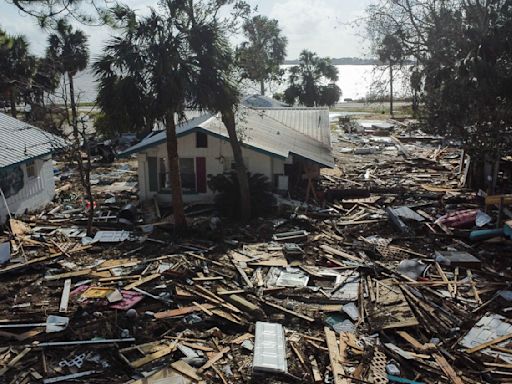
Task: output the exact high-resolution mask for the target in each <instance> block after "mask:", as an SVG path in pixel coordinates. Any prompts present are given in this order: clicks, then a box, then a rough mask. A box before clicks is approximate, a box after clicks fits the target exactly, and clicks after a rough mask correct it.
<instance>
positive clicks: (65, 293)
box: [59, 279, 71, 312]
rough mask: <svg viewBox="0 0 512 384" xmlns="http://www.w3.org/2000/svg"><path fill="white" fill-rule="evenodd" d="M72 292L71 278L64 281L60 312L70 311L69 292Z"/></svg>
mask: <svg viewBox="0 0 512 384" xmlns="http://www.w3.org/2000/svg"><path fill="white" fill-rule="evenodd" d="M70 292H71V279H66V281H64V289H63V290H62V296H61V298H60V305H59V312H67V311H68V303H69V293H70Z"/></svg>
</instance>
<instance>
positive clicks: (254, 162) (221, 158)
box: [137, 133, 285, 203]
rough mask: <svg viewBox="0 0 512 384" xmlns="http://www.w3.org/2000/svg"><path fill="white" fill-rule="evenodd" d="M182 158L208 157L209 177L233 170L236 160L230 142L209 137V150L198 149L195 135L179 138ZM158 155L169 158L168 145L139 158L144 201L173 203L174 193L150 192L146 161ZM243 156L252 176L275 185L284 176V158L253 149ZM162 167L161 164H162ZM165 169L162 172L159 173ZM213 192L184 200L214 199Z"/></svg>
mask: <svg viewBox="0 0 512 384" xmlns="http://www.w3.org/2000/svg"><path fill="white" fill-rule="evenodd" d="M178 155H179V157H180V158H193V159H195V158H197V157H204V158H206V175H207V176H208V175H218V174H222V173H224V171H225V169H229V168H230V165H231V162H232V161H233V151H232V150H231V145H230V144H229V142H227V141H226V140H223V139H219V138H216V137H214V136H211V135H208V147H207V148H196V134H195V133H191V134H188V135H185V136H182V137H180V138H178ZM150 156H155V157H158V158H167V150H166V145H165V143H164V144H160V145H158V146H157V147H154V148H150V149H147V150H146V151H144V152H141V153H139V154H138V155H137V159H138V166H139V193H140V197H141V200H148V199H151V198H153V197H154V196H158V200H159V201H160V202H162V203H169V202H170V201H171V196H170V194H167V195H166V194H158V193H155V192H150V191H149V188H148V183H149V178H148V167H147V164H148V163H147V162H146V158H147V157H150ZM242 156H243V158H244V161H245V162H246V167H247V168H248V170H249V172H251V173H261V174H263V175H265V176H267V177H268V179H269V181H270V182H273V175H274V174H283V172H284V163H285V160H284V159H279V158H276V157H271V156H269V155H267V154H264V153H261V152H258V151H255V150H252V149H249V148H242ZM158 167H160V163H159V164H158ZM160 172H161V170H160V169H158V173H160ZM212 196H213V192H212V191H211V190H210V189H209V188H208V189H207V192H206V193H194V194H184V195H183V198H184V200H185V201H186V202H192V201H203V200H211V198H212Z"/></svg>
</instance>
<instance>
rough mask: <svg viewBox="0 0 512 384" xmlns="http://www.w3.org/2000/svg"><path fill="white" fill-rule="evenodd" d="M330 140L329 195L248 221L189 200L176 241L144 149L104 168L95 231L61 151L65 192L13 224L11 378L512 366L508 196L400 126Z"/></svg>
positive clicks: (331, 373)
mask: <svg viewBox="0 0 512 384" xmlns="http://www.w3.org/2000/svg"><path fill="white" fill-rule="evenodd" d="M333 153H334V155H335V158H336V162H337V165H338V166H337V168H336V169H334V170H325V171H324V172H323V175H322V179H321V180H320V185H319V186H318V187H317V189H319V190H320V189H321V190H322V192H319V193H317V194H316V196H314V197H315V198H316V200H310V201H309V202H307V203H305V202H303V201H300V199H299V198H296V199H291V198H283V197H281V198H280V199H278V201H279V207H277V208H276V210H275V212H276V213H275V215H274V216H272V217H267V218H258V219H254V220H253V221H251V222H250V223H249V224H247V225H240V224H239V223H236V222H232V221H230V220H228V219H224V218H221V219H220V220H219V219H217V218H215V219H216V220H213V219H212V217H213V216H212V209H211V208H210V209H209V208H207V207H206V208H205V207H198V206H196V207H190V209H189V219H190V225H189V228H190V229H189V232H187V233H186V234H184V235H183V236H181V237H179V238H174V237H173V236H172V228H171V224H170V220H169V215H168V214H167V213H166V212H165V211H164V210H163V209H162V210H161V209H160V208H159V207H158V205H156V204H151V203H150V204H144V205H141V204H139V203H138V201H137V194H136V181H137V177H136V170H135V169H134V168H133V163H131V162H125V163H122V162H116V163H114V164H113V165H111V166H108V167H106V166H102V165H95V167H94V169H93V171H92V175H91V179H92V180H93V192H94V195H95V196H96V198H97V200H96V202H95V203H96V216H95V219H94V230H95V233H94V235H93V236H87V235H86V233H85V223H86V220H87V213H86V209H87V204H88V202H86V201H84V199H83V198H82V197H81V196H80V194H79V193H78V192H76V191H77V190H78V189H77V182H76V177H77V175H76V172H75V171H74V170H73V169H67V167H66V166H65V164H64V163H58V164H57V168H59V170H60V171H61V174H60V175H59V179H60V180H61V181H59V183H58V188H57V196H56V197H55V199H54V202H53V203H52V204H51V205H50V206H48V207H47V208H46V209H45V210H44V211H42V212H35V213H28V214H25V215H23V216H21V217H17V218H12V219H11V220H10V222H9V224H10V225H9V226H8V228H6V229H5V231H4V232H3V235H2V236H1V237H0V262H2V263H3V264H2V265H0V278H1V282H2V284H1V285H0V309H1V313H2V317H1V318H0V340H1V342H0V382H1V383H58V382H62V383H68V382H74V383H76V382H83V383H134V384H135V383H136V384H146V383H147V384H150V383H153V384H156V383H160V384H163V383H166V384H171V383H172V384H174V383H224V384H225V383H250V382H264V383H334V384H347V383H354V384H355V383H379V384H381V383H432V384H433V383H454V384H459V383H475V384H476V383H510V382H512V322H511V321H510V315H509V314H510V312H511V310H512V303H511V302H510V301H511V300H512V290H510V288H509V281H510V277H511V276H512V273H511V270H510V265H511V263H510V261H509V258H510V254H511V250H512V241H511V240H510V238H511V237H510V236H512V229H511V228H512V222H508V221H507V220H510V219H511V218H512V217H511V216H512V213H511V212H510V211H509V210H508V209H507V208H506V207H507V205H508V204H510V203H512V197H511V196H510V195H501V196H486V195H485V193H483V192H482V191H480V192H479V193H475V192H472V191H469V190H466V189H464V186H465V179H466V176H467V166H468V161H467V159H466V157H465V156H464V155H463V154H461V150H460V149H458V148H455V147H450V146H444V142H443V140H441V139H440V138H436V137H431V136H427V135H424V134H422V133H421V132H419V131H415V130H413V129H411V128H409V126H408V125H406V124H404V123H400V124H398V125H397V126H396V128H395V129H394V130H393V131H392V132H391V133H390V132H388V131H386V132H381V131H380V130H379V129H371V128H370V129H365V130H364V132H357V133H348V132H343V131H342V130H340V129H337V130H335V131H333ZM219 222H220V223H221V224H219ZM508 224H510V227H509V225H508Z"/></svg>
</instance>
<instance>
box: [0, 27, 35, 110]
mask: <svg viewBox="0 0 512 384" xmlns="http://www.w3.org/2000/svg"><path fill="white" fill-rule="evenodd" d="M35 69H36V58H35V57H34V56H32V55H31V54H30V52H29V45H28V42H27V40H26V38H25V37H24V36H9V35H8V34H7V33H5V32H4V31H1V30H0V94H3V95H4V96H5V97H8V98H9V99H10V103H11V114H12V116H14V117H16V100H17V97H18V95H19V93H20V91H23V90H26V89H29V88H30V86H31V82H32V77H33V75H34V72H35Z"/></svg>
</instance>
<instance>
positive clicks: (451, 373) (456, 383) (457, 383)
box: [434, 353, 464, 384]
mask: <svg viewBox="0 0 512 384" xmlns="http://www.w3.org/2000/svg"><path fill="white" fill-rule="evenodd" d="M434 359H435V360H436V363H437V364H438V365H439V367H440V368H441V369H442V371H443V372H444V374H445V375H446V376H448V378H449V379H450V381H451V382H452V383H453V384H464V382H463V381H462V380H461V378H460V377H459V376H457V372H455V370H454V369H453V367H452V366H451V365H450V364H449V363H448V361H446V359H445V358H444V356H442V355H441V354H439V353H435V354H434Z"/></svg>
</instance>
